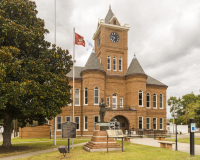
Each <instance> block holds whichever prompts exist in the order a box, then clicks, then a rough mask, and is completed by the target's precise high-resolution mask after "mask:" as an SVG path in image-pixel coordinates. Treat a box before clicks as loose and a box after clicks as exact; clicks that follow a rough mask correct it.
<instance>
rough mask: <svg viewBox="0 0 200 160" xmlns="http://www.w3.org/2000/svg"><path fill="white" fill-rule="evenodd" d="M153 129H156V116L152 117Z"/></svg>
mask: <svg viewBox="0 0 200 160" xmlns="http://www.w3.org/2000/svg"><path fill="white" fill-rule="evenodd" d="M153 129H154V130H156V129H157V118H153Z"/></svg>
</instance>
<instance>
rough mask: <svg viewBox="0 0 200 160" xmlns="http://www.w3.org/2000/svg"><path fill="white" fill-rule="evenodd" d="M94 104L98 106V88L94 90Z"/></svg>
mask: <svg viewBox="0 0 200 160" xmlns="http://www.w3.org/2000/svg"><path fill="white" fill-rule="evenodd" d="M94 104H95V105H98V104H99V88H98V87H95V88H94Z"/></svg>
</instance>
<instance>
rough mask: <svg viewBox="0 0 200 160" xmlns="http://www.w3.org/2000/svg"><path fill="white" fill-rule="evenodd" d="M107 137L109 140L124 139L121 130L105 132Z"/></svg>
mask: <svg viewBox="0 0 200 160" xmlns="http://www.w3.org/2000/svg"><path fill="white" fill-rule="evenodd" d="M106 132H107V135H108V137H110V138H118V137H119V138H122V137H124V134H123V132H122V130H119V129H118V130H106Z"/></svg>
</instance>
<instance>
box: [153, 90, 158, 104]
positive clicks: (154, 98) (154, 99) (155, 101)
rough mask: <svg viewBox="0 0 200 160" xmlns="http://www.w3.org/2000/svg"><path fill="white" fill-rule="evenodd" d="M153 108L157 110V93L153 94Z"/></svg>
mask: <svg viewBox="0 0 200 160" xmlns="http://www.w3.org/2000/svg"><path fill="white" fill-rule="evenodd" d="M153 108H157V96H156V94H155V93H154V94H153Z"/></svg>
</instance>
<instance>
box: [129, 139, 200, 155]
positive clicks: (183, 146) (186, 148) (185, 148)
mask: <svg viewBox="0 0 200 160" xmlns="http://www.w3.org/2000/svg"><path fill="white" fill-rule="evenodd" d="M159 141H160V140H155V139H153V138H133V139H130V142H131V143H136V144H142V145H147V146H153V147H160V143H158V142H159ZM165 141H167V139H165ZM177 147H178V151H181V152H186V153H190V144H187V143H179V142H178V143H177ZM194 149H195V152H194V153H195V154H197V155H200V145H195V146H194ZM172 150H174V151H175V144H173V145H172Z"/></svg>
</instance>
